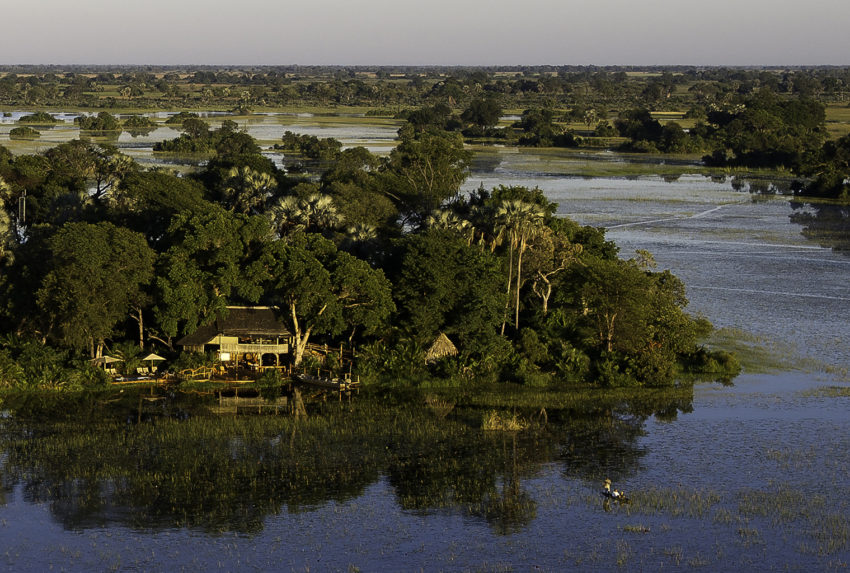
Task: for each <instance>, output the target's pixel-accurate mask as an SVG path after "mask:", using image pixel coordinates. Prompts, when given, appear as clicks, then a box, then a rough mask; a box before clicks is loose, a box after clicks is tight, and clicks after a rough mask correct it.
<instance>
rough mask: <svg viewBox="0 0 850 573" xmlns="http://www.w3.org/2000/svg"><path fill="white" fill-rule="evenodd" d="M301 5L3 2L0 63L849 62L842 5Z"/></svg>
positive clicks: (553, 0)
mask: <svg viewBox="0 0 850 573" xmlns="http://www.w3.org/2000/svg"><path fill="white" fill-rule="evenodd" d="M304 4H305V3H298V4H296V3H294V2H287V1H276V2H275V1H271V0H243V1H242V2H239V3H238V4H233V5H230V6H227V7H220V6H219V5H216V4H210V3H208V2H200V1H199V0H181V1H179V2H166V1H164V0H149V1H148V2H146V3H144V5H142V4H141V3H132V4H131V3H115V2H110V1H107V0H78V1H77V2H75V3H73V4H70V5H69V4H67V3H65V2H62V3H60V2H59V1H58V0H34V1H32V2H28V3H23V2H21V3H15V5H12V6H6V7H4V8H3V10H2V13H3V16H4V20H5V21H6V23H7V25H6V26H4V33H3V35H0V65H54V66H70V65H76V66H87V65H88V66H104V65H105V66H122V65H125V66H130V65H150V66H294V65H302V66H376V67H377V66H460V67H463V66H468V67H472V66H541V65H552V66H569V65H574V66H731V67H742V66H748V67H770V66H777V67H788V66H794V67H797V66H845V65H850V34H847V32H846V25H847V23H848V22H850V2H846V0H844V1H839V0H811V1H809V2H808V3H806V4H802V3H800V4H798V3H793V4H791V3H788V4H783V3H778V2H775V0H738V1H733V0H716V1H715V2H713V3H706V2H696V1H695V0H654V1H653V2H641V1H639V0H633V1H629V2H627V1H623V0H564V1H557V0H526V1H524V2H522V3H519V2H508V1H498V0H497V1H488V2H485V1H484V0H466V1H462V2H450V1H448V0H431V1H430V2H427V3H424V2H412V1H408V0H395V1H392V0H358V1H350V0H349V1H343V0H313V1H312V2H310V3H309V5H304ZM211 6H212V9H210V7H211ZM14 23H19V24H20V25H10V24H14Z"/></svg>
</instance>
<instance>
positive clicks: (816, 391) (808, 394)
mask: <svg viewBox="0 0 850 573" xmlns="http://www.w3.org/2000/svg"><path fill="white" fill-rule="evenodd" d="M844 372H845V373H846V370H844ZM845 375H846V374H845ZM800 396H802V397H805V398H850V387H847V386H824V387H822V388H813V389H811V390H805V391H803V392H800Z"/></svg>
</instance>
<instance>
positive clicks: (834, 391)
mask: <svg viewBox="0 0 850 573" xmlns="http://www.w3.org/2000/svg"><path fill="white" fill-rule="evenodd" d="M800 396H803V397H806V398H850V388H848V387H847V386H824V387H823V388H814V389H812V390H805V391H803V392H800Z"/></svg>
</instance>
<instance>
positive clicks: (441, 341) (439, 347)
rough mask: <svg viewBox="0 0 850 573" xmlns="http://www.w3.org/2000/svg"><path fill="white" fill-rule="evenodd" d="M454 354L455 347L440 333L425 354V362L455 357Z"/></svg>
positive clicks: (455, 352) (455, 351)
mask: <svg viewBox="0 0 850 573" xmlns="http://www.w3.org/2000/svg"><path fill="white" fill-rule="evenodd" d="M456 354H457V347H456V346H455V345H454V344H453V343H452V341H451V340H449V337H448V336H446V335H445V334H443V333H442V332H441V333H440V336H438V337H437V340H435V341H434V344H432V345H431V348H429V349H428V352H426V353H425V362H426V363H427V362H436V361H437V360H439V359H440V358H445V357H446V356H455V355H456Z"/></svg>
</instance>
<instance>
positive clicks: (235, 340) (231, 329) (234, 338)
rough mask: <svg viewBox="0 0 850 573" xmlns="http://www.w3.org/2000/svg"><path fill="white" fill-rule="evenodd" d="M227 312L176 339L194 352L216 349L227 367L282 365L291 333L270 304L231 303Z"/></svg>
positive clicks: (274, 366) (213, 350)
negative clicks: (225, 314) (236, 304)
mask: <svg viewBox="0 0 850 573" xmlns="http://www.w3.org/2000/svg"><path fill="white" fill-rule="evenodd" d="M227 310H228V312H227V316H224V317H219V318H217V319H216V320H215V321H213V322H211V323H210V324H207V325H204V326H201V327H200V328H198V330H196V331H195V332H193V333H191V334H189V335H187V336H185V337H184V338H182V339H181V340H180V341H178V342H177V344H178V345H179V346H182V347H183V348H184V349H185V350H188V351H193V352H217V353H218V358H219V360H220V361H221V362H222V364H223V365H224V366H226V367H238V366H248V367H251V368H254V369H259V368H268V367H272V368H279V367H281V366H282V365H283V364H284V363H285V362H286V355H288V354H289V347H290V339H291V334H290V333H289V330H288V329H287V328H286V326H285V325H284V324H283V323H282V322H280V320H278V318H277V316H276V315H275V311H274V309H273V308H271V307H268V306H252V307H245V306H229V307H227Z"/></svg>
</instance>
